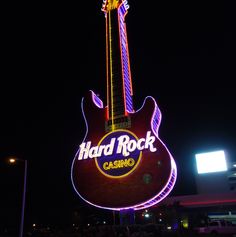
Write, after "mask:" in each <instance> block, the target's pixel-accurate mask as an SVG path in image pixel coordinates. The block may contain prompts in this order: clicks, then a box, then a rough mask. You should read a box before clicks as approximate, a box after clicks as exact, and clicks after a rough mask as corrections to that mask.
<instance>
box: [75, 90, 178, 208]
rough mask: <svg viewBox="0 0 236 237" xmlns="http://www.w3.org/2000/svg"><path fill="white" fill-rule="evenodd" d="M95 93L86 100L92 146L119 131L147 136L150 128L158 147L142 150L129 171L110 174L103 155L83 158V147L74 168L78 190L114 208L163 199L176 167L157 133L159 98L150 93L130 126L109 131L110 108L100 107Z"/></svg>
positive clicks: (89, 199) (88, 198)
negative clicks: (103, 168) (103, 166)
mask: <svg viewBox="0 0 236 237" xmlns="http://www.w3.org/2000/svg"><path fill="white" fill-rule="evenodd" d="M92 97H93V92H90V93H89V94H88V96H86V97H84V99H83V101H82V110H83V115H84V119H85V121H86V125H87V132H86V136H85V138H84V142H88V141H91V147H92V146H97V145H98V144H99V143H101V140H102V138H103V137H106V136H107V134H109V136H113V137H115V136H116V135H117V132H120V133H121V132H125V133H128V134H129V133H130V134H133V135H134V136H135V138H136V140H138V139H140V138H145V137H146V134H147V131H150V132H151V133H150V134H151V136H152V137H154V136H155V141H154V142H153V147H155V150H156V151H155V152H153V151H150V150H149V149H145V150H142V151H140V154H139V159H138V162H137V165H136V166H135V168H133V169H132V170H131V171H130V172H127V174H126V175H120V176H119V175H118V176H110V175H106V174H104V173H103V172H101V170H100V169H99V167H98V165H97V160H99V159H100V158H99V157H98V158H87V159H82V160H79V159H78V153H79V152H80V149H79V151H78V152H77V155H76V156H75V158H74V161H73V164H72V172H71V178H72V183H73V186H74V188H75V190H76V192H77V193H78V194H79V196H80V197H81V198H82V199H84V200H85V201H87V202H88V203H90V204H92V205H95V206H98V207H102V208H108V209H113V210H120V209H121V208H134V209H142V208H144V206H148V205H151V203H153V202H156V201H157V199H158V198H159V199H163V198H164V197H165V196H166V195H167V194H168V193H169V192H170V189H171V188H170V187H168V185H169V186H172V184H173V183H174V182H175V180H176V167H175V163H174V160H173V158H172V156H171V154H170V152H169V151H168V150H167V148H166V146H165V145H164V144H163V143H162V141H161V140H160V139H159V138H158V135H157V134H158V127H159V125H160V120H161V114H160V111H159V109H158V107H157V105H156V102H155V100H154V99H153V98H152V97H147V98H146V99H145V102H144V105H143V106H142V108H141V109H140V110H138V111H137V112H134V113H129V114H128V117H129V118H130V121H131V123H130V124H131V126H130V127H129V128H125V129H121V130H120V129H117V130H114V131H112V132H105V129H104V128H105V122H104V121H105V118H106V112H107V111H106V108H99V107H98V106H97V105H96V104H95V103H94V100H93V99H92ZM155 129H156V130H155ZM118 135H119V134H118ZM121 158H122V157H120V158H119V159H121ZM123 158H126V157H123Z"/></svg>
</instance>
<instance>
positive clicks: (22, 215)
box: [19, 160, 27, 237]
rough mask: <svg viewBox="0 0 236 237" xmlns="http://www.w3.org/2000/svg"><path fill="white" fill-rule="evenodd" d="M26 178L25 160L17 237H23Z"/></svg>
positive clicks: (25, 162) (25, 161) (25, 163)
mask: <svg viewBox="0 0 236 237" xmlns="http://www.w3.org/2000/svg"><path fill="white" fill-rule="evenodd" d="M26 178H27V160H24V188H23V195H22V210H21V222H20V235H19V236H20V237H23V230H24V216H25V193H26Z"/></svg>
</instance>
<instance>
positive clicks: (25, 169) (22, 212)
mask: <svg viewBox="0 0 236 237" xmlns="http://www.w3.org/2000/svg"><path fill="white" fill-rule="evenodd" d="M16 161H22V162H24V186H23V193H22V206H21V220H20V232H19V237H23V230H24V217H25V194H26V181H27V160H23V159H18V158H10V159H9V162H10V163H11V164H14V163H16Z"/></svg>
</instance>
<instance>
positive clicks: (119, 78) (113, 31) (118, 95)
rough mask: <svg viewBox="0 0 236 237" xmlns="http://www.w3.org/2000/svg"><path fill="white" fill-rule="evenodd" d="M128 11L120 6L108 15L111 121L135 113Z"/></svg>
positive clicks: (107, 52)
mask: <svg viewBox="0 0 236 237" xmlns="http://www.w3.org/2000/svg"><path fill="white" fill-rule="evenodd" d="M126 11H127V9H125V7H124V5H122V4H121V5H120V6H119V8H117V9H112V10H110V11H108V12H107V13H106V64H107V65H106V67H107V105H108V114H107V117H108V119H109V120H114V119H115V118H118V117H123V116H127V112H132V111H133V103H132V83H131V73H130V64H129V54H128V44H127V35H126V25H125V22H124V18H125V14H126Z"/></svg>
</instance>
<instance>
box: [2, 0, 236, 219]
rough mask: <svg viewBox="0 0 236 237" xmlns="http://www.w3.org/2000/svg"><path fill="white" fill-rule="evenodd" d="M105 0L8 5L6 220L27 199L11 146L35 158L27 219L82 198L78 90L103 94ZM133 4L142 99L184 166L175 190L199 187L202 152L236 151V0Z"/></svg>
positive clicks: (132, 33)
mask: <svg viewBox="0 0 236 237" xmlns="http://www.w3.org/2000/svg"><path fill="white" fill-rule="evenodd" d="M101 4H102V1H101V2H99V1H84V2H81V3H79V4H69V3H64V5H59V3H55V5H52V4H50V5H42V4H40V3H39V5H36V4H35V3H34V4H32V5H28V4H27V5H8V6H6V7H4V8H3V10H4V12H5V14H4V17H3V21H2V25H3V27H2V29H1V31H2V32H1V40H2V43H1V51H2V53H1V58H2V60H1V61H2V62H1V66H2V69H1V81H0V108H1V123H0V159H1V161H0V162H1V164H0V169H1V170H0V171H1V173H0V175H1V176H0V184H1V199H2V201H3V202H2V201H1V209H2V210H3V212H2V214H1V215H0V220H1V218H2V219H5V220H6V217H7V218H8V220H11V218H12V219H13V220H14V221H16V219H17V218H18V216H17V215H18V214H17V213H18V212H19V206H20V198H21V196H20V195H21V182H20V179H22V178H23V177H22V173H23V169H22V168H23V167H22V165H20V164H19V165H18V166H15V167H9V166H8V165H7V164H6V163H5V160H4V159H5V158H6V157H8V156H10V155H15V156H18V157H21V158H23V159H27V160H28V162H29V170H28V171H29V172H28V191H27V209H26V218H28V221H29V222H37V221H38V222H42V221H45V222H47V221H48V222H50V221H52V220H55V219H57V220H59V221H60V220H64V219H65V218H67V217H68V216H69V215H70V211H71V210H73V208H74V207H75V206H81V205H83V204H84V203H83V202H82V201H80V200H79V197H77V196H76V194H75V192H74V191H73V188H72V185H71V181H70V166H71V162H72V160H73V156H74V154H75V152H76V149H77V148H78V145H79V144H80V143H81V141H82V139H83V136H84V134H85V124H84V122H83V118H82V114H81V109H80V102H81V98H82V97H83V95H84V94H85V93H86V92H87V91H88V90H89V89H92V90H94V91H95V92H96V93H98V94H100V97H101V98H102V99H103V100H104V98H105V88H106V84H105V83H106V80H105V20H104V15H103V13H102V12H101V11H100V8H101ZM129 4H130V9H129V13H128V15H127V17H126V21H127V31H128V42H129V50H130V61H131V72H132V78H133V87H134V104H135V109H138V108H139V107H140V106H141V104H142V102H143V100H144V98H145V96H147V95H151V96H153V97H154V98H155V99H156V101H157V104H158V105H159V108H160V109H161V111H162V115H163V119H162V123H161V127H160V130H159V135H160V138H161V139H162V141H164V142H165V143H166V145H167V147H168V148H169V150H170V151H171V153H172V154H173V156H174V158H175V159H176V162H177V166H178V171H179V173H178V174H179V175H178V180H177V184H176V186H175V188H174V190H173V192H172V194H171V195H183V194H187V193H193V192H194V188H193V187H194V176H193V172H195V167H194V154H195V153H198V152H202V151H211V150H215V149H225V150H226V151H227V154H228V159H230V160H236V156H235V154H236V148H235V145H236V138H235V134H236V125H235V121H236V112H235V102H236V96H235V86H233V81H234V79H235V78H236V73H235V55H236V46H235V45H236V44H235V43H236V42H235V41H236V38H235V37H236V35H235V25H234V23H233V22H234V21H235V13H234V8H233V6H231V5H230V3H226V2H224V3H222V2H219V3H218V2H215V1H214V2H213V1H212V2H208V3H206V1H198V2H194V3H193V2H188V3H186V2H185V3H179V2H175V3H172V2H169V1H168V2H164V3H163V1H162V2H160V3H158V2H155V3H154V4H153V3H149V5H148V6H146V5H144V3H143V2H142V1H134V0H132V1H131V0H130V1H129ZM6 209H7V210H11V213H14V214H13V216H14V217H12V216H9V215H7V214H6ZM8 213H9V211H8Z"/></svg>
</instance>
